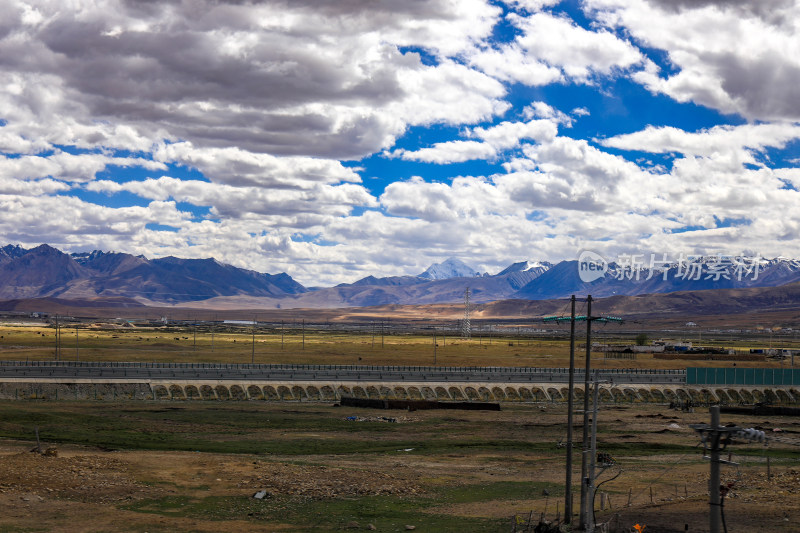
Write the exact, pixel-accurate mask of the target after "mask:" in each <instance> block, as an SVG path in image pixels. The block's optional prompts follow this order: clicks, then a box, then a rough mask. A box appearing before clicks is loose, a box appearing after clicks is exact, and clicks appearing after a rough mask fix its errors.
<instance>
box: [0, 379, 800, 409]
mask: <svg viewBox="0 0 800 533" xmlns="http://www.w3.org/2000/svg"><path fill="white" fill-rule="evenodd" d="M567 395H568V389H567V386H566V384H563V383H533V384H525V385H520V384H519V383H514V384H502V383H489V382H486V383H481V382H464V383H454V382H444V383H435V382H418V383H414V382H402V383H391V382H367V381H347V382H335V383H333V382H331V383H324V382H313V383H308V382H292V381H268V382H261V381H260V382H231V381H210V380H209V381H177V380H159V381H150V382H146V383H145V382H142V383H131V382H125V381H121V380H120V381H116V382H115V381H103V382H100V381H93V380H84V381H81V382H59V381H56V380H51V381H45V380H41V381H36V382H31V381H24V380H21V379H20V380H12V381H6V382H0V399H3V400H35V399H45V400H103V401H128V400H162V401H170V400H183V401H195V400H214V401H222V400H227V401H244V400H262V401H264V400H266V401H318V402H332V401H337V400H338V399H339V398H340V397H341V396H354V397H356V398H372V399H398V400H439V401H448V400H449V401H482V402H484V401H496V402H566V401H567ZM583 395H584V392H583V385H582V384H580V385H576V387H575V399H576V400H582V399H583ZM599 396H600V399H601V401H602V402H606V403H669V402H686V401H692V402H695V403H700V404H705V403H720V404H723V405H753V404H755V403H762V402H766V403H771V404H779V405H795V404H798V403H800V387H795V386H783V387H780V386H772V387H752V386H724V387H723V386H691V385H641V384H638V385H613V386H611V385H601V386H600V392H599Z"/></svg>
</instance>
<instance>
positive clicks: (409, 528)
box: [406, 524, 417, 531]
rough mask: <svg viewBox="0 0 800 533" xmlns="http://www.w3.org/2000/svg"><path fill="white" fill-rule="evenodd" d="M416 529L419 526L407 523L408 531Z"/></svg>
mask: <svg viewBox="0 0 800 533" xmlns="http://www.w3.org/2000/svg"><path fill="white" fill-rule="evenodd" d="M415 529H417V526H410V525H408V524H406V531H414V530H415Z"/></svg>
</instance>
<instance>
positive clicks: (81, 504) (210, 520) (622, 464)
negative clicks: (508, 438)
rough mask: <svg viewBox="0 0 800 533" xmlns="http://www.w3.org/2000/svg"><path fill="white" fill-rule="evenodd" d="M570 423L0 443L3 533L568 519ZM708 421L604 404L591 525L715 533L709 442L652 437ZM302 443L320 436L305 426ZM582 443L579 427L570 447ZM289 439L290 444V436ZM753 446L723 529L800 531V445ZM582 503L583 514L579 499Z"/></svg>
mask: <svg viewBox="0 0 800 533" xmlns="http://www.w3.org/2000/svg"><path fill="white" fill-rule="evenodd" d="M303 408H304V407H303V406H299V405H294V406H291V409H294V410H299V409H303ZM268 409H276V410H277V409H286V407H285V406H280V405H276V406H274V407H272V406H271V407H269V408H268ZM309 409H311V408H309ZM313 409H315V410H317V411H320V412H321V413H322V416H331V417H336V418H337V419H341V418H342V417H345V416H350V415H358V416H361V417H363V420H364V421H363V422H354V424H359V423H360V424H375V426H369V425H360V426H357V427H358V428H359V430H361V429H362V428H366V429H364V431H363V432H361V433H359V434H354V436H353V437H352V438H354V439H359V440H363V439H383V438H387V437H385V436H384V435H383V433H381V432H379V431H377V430H378V429H381V428H382V427H385V426H386V424H385V423H384V424H383V425H382V426H380V427H379V425H380V422H377V421H375V420H377V416H378V415H383V414H386V412H381V411H372V410H363V411H356V412H351V411H350V410H348V411H347V412H344V411H342V408H338V409H333V408H330V409H328V410H325V409H320V408H319V407H313ZM328 413H329V415H328ZM409 415H411V414H409ZM370 416H372V417H373V418H370ZM563 416H564V412H563V407H561V406H555V407H553V406H548V407H547V408H541V407H536V406H517V407H514V408H510V409H504V411H502V412H499V413H491V412H477V411H476V412H458V413H455V414H454V413H452V412H448V413H446V414H442V413H441V412H434V411H428V412H423V411H419V412H416V413H413V416H406V417H404V418H403V419H402V426H403V427H402V429H403V430H404V431H409V432H413V431H414V429H415V426H416V425H419V426H420V427H422V425H423V424H434V423H435V424H438V425H437V426H436V427H437V428H438V427H441V428H443V429H442V430H443V431H444V430H446V431H448V432H450V433H449V434H453V438H455V432H457V430H458V428H459V427H469V428H472V429H470V431H475V430H474V428H475V427H479V428H485V429H482V430H480V431H485V432H486V435H495V436H496V434H497V433H498V431H505V430H504V429H501V428H513V429H510V431H514V432H517V433H524V434H523V435H516V437H517V438H524V439H526V442H527V444H526V445H525V446H520V447H519V448H518V449H515V448H513V447H509V448H508V449H504V448H498V449H497V450H488V451H477V452H470V451H464V450H461V449H458V448H457V447H454V449H452V450H444V451H443V452H441V453H435V454H415V453H414V451H413V450H410V449H407V450H403V449H398V450H396V451H395V452H392V453H380V454H375V453H372V454H368V453H352V454H348V453H341V454H336V455H313V456H278V455H268V456H264V455H251V454H218V453H199V452H176V451H141V450H117V451H104V450H101V449H98V448H96V447H86V446H78V445H72V444H58V445H56V446H53V445H52V444H46V445H43V446H42V448H43V449H46V448H47V447H51V446H52V447H54V448H56V450H57V455H56V456H47V455H42V454H39V453H33V452H31V451H30V450H31V449H32V447H33V446H34V445H35V443H33V442H28V441H19V440H2V441H0V511H1V512H0V531H9V532H10V531H65V532H67V531H70V532H71V531H138V532H144V531H148V532H155V531H220V530H230V531H233V530H240V531H306V530H311V529H313V530H344V529H362V530H367V529H370V525H372V523H373V522H375V523H376V524H378V525H377V526H373V527H375V529H376V530H378V531H400V530H404V528H403V527H402V526H392V527H389V526H385V525H381V524H382V523H388V522H380V516H379V513H378V511H377V510H375V511H374V512H373V510H370V509H365V508H359V507H358V502H362V501H363V502H371V503H367V504H365V505H367V506H369V505H378V503H375V502H403V501H411V500H413V501H427V502H428V504H426V505H425V506H423V507H420V508H419V510H418V512H415V513H413V514H412V515H411V516H412V517H413V518H412V519H410V520H411V521H412V522H413V523H410V524H408V525H413V526H414V527H415V529H416V530H417V531H471V530H472V529H470V527H471V526H469V525H466V526H464V525H462V526H458V528H456V526H447V525H444V526H443V525H438V526H437V525H432V524H449V522H446V521H445V522H435V520H439V519H440V518H441V517H456V518H463V519H474V518H480V519H486V520H494V522H486V523H482V524H483V525H481V526H480V528H478V526H475V527H476V529H474V530H475V531H510V527H511V525H510V524H511V516H512V515H515V514H518V515H520V516H524V517H526V518H527V516H528V515H529V513H533V516H544V517H545V518H546V519H547V520H549V521H557V520H559V519H562V518H563V516H562V513H563V483H564V479H563V478H564V470H563V465H564V462H563V457H561V456H560V454H561V451H560V450H562V448H560V447H559V442H557V439H556V438H555V436H557V435H560V434H561V433H560V432H561V430H562V429H563V421H562V419H563ZM705 418H707V414H705V413H684V412H681V411H671V410H667V409H666V408H665V407H664V406H648V405H642V406H636V407H630V408H628V407H625V408H618V409H614V408H608V409H606V410H604V411H603V412H602V414H601V416H600V418H599V427H600V428H601V429H600V431H601V433H600V437H599V440H600V441H601V443H602V442H612V441H613V442H615V443H623V444H625V443H630V446H627V447H625V448H623V449H625V450H629V453H618V454H615V456H614V459H615V460H616V461H617V464H616V465H614V466H613V467H610V468H609V469H608V471H607V472H606V473H604V474H603V476H601V477H600V478H599V480H598V481H599V482H602V481H604V480H606V479H609V478H611V477H612V476H613V475H615V474H617V473H620V475H619V477H617V478H616V479H614V480H612V481H608V482H607V483H604V484H602V485H601V487H600V489H599V492H601V493H604V494H606V496H607V497H608V499H606V498H605V497H602V499H603V500H604V503H605V507H606V510H605V511H600V503H601V502H600V500H601V497H600V496H598V500H597V502H596V509H597V519H598V522H599V523H606V522H608V523H610V526H611V528H610V530H611V531H630V528H631V526H632V525H633V524H635V523H640V524H645V525H646V526H647V530H646V531H647V532H649V533H658V532H680V531H686V530H688V531H693V532H699V531H708V519H707V512H708V503H707V479H708V478H707V476H708V462H707V461H704V460H703V459H702V449H701V448H698V449H697V450H696V453H672V452H670V451H669V450H666V451H663V452H662V453H659V452H656V451H654V450H653V451H648V450H649V449H650V447H652V446H655V445H656V444H664V445H668V444H678V443H684V444H686V443H687V442H688V444H690V445H693V444H695V443H696V442H697V439H696V437H695V435H694V432H693V431H692V430H691V429H689V428H688V424H690V423H693V422H698V421H703V420H704V419H705ZM741 422H742V423H744V424H750V425H757V424H760V425H761V426H760V427H763V428H765V429H768V430H769V428H775V427H781V428H782V429H783V431H782V432H781V434H782V435H783V436H787V437H789V438H792V437H793V438H795V439H796V438H797V435H799V434H800V423H798V422H795V421H794V420H792V419H779V418H777V417H773V418H764V417H759V418H758V419H753V420H742V421H741ZM467 424H469V425H467ZM514 424H516V425H514ZM353 427H356V426H353ZM370 427H374V428H375V429H376V431H375V432H373V431H371V430H370V429H369V428H370ZM748 427H750V426H749V425H748ZM320 431H324V429H323V430H320ZM302 435H303V436H304V437H305V438H310V439H313V438H316V437H319V436H320V434H317V433H313V432H308V431H307V429H306V428H304V429H303V433H302ZM580 435H581V432H580V427H576V433H575V437H576V439H580ZM282 436H285V437H286V438H290V437H296V436H297V435H296V434H292V433H291V431H290V430H286V431H284V432H283V433H282ZM230 438H237V437H236V435H231V437H230ZM558 440H560V439H558ZM354 442H355V441H354ZM543 444H546V446H543ZM561 444H563V443H561ZM601 446H602V444H601ZM758 446H759V445H755V444H748V445H736V446H731V448H730V450H731V460H732V462H736V463H739V465H738V466H733V465H725V466H724V467H723V484H728V483H733V485H732V489H731V492H730V493H729V494H728V497H727V498H726V500H725V515H726V524H727V527H728V531H729V532H731V533H733V532H737V531H738V532H745V531H748V532H749V531H800V461H798V459H799V458H800V453H798V452H800V449H798V448H797V447H792V446H784V447H782V448H781V447H780V446H778V448H780V449H781V450H783V453H782V454H779V456H778V457H775V458H773V459H772V461H771V463H770V472H769V473H770V477H769V478H768V477H767V465H766V460H765V457H764V456H763V455H759V453H758V452H759V448H758ZM776 446H777V445H776ZM579 447H580V443H579V442H578V443H577V448H578V449H579ZM637 448H641V449H637ZM752 452H756V453H752ZM575 457H576V458H577V462H576V464H575V475H574V476H573V485H574V487H573V488H574V490H576V491H578V490H579V487H580V485H579V476H578V472H579V470H580V459H579V455H576V456H575ZM725 458H726V459H727V457H725ZM482 487H486V492H485V494H484V493H481V490H482ZM526 487H527V488H526ZM548 487H549V489H548ZM559 488H560V490H561V491H562V492H561V493H560V494H559V492H558V491H559ZM445 489H446V490H445ZM259 491H264V498H263V500H256V499H254V498H253V495H254V494H255V493H257V492H259ZM503 491H505V492H503ZM651 491H652V492H651ZM548 492H549V494H548ZM575 501H576V504H575V505H576V506H577V501H578V495H577V494H576V496H575ZM629 501H630V505H628V502H629ZM209 502H212V503H209ZM213 502H216V503H213ZM201 504H202V505H206V507H202V506H201ZM340 505H350V506H355V507H354V508H353V509H354V510H348V513H350V514H352V516H350V514H347V513H344V514H342V515H341V516H342V518H341V519H340V520H339V521H338V522H337V521H336V520H333V521H331V520H328V521H327V522H322V525H320V526H319V527H315V528H311V527H310V526H308V525H307V524H308V522H305V524H306V525H304V523H298V521H297V516H299V515H298V513H301V514H302V513H304V512H307V513H308V514H314V513H322V514H326V513H333V512H336V511H335V510H336V509H338V507H337V506H340ZM609 505H610V509H609V508H608V506H609ZM320 506H322V507H320ZM325 506H328V507H325ZM348 509H349V508H348ZM337 516H338V515H337ZM404 516H408V515H404ZM434 519H435V520H434ZM492 523H493V524H495V526H491V524H492ZM487 524H489V525H487ZM685 526H688V529H685ZM307 527H308V529H306V528H307Z"/></svg>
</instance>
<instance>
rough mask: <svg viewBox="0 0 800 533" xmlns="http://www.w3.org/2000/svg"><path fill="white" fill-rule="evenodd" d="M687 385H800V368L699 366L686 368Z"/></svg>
mask: <svg viewBox="0 0 800 533" xmlns="http://www.w3.org/2000/svg"><path fill="white" fill-rule="evenodd" d="M686 384H687V385H754V386H763V385H800V369H794V368H698V367H689V368H687V369H686Z"/></svg>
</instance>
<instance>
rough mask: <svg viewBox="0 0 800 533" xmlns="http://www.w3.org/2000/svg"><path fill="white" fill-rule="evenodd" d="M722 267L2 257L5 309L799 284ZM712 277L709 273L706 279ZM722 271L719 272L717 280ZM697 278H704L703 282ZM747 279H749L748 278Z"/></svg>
mask: <svg viewBox="0 0 800 533" xmlns="http://www.w3.org/2000/svg"><path fill="white" fill-rule="evenodd" d="M715 261H716V260H715V259H714V258H713V257H708V258H701V259H699V260H698V262H697V264H695V265H694V267H697V268H698V269H699V270H698V271H697V272H694V273H693V275H691V276H689V275H687V271H686V268H685V265H684V266H683V267H681V265H678V264H668V265H665V266H664V267H663V269H654V270H650V269H648V268H642V269H641V270H639V271H638V272H632V271H630V270H626V267H624V266H622V265H620V264H617V263H609V264H607V265H605V266H604V268H605V274H604V275H602V276H601V277H600V278H599V279H594V280H591V281H589V282H586V281H584V280H582V279H581V276H580V275H579V271H578V262H577V261H562V262H560V263H558V264H555V265H553V264H551V263H547V262H531V261H520V262H516V263H513V264H511V265H509V266H508V267H507V268H505V269H503V270H501V271H500V272H499V273H497V274H488V273H481V272H479V271H478V270H477V269H475V268H473V267H471V266H469V265H468V264H466V263H464V262H463V261H461V260H459V259H456V258H450V259H447V260H445V261H443V262H441V263H434V264H433V265H431V266H430V267H429V268H428V269H426V270H425V272H423V273H422V274H420V275H418V276H387V277H378V276H374V275H370V276H366V277H364V278H362V279H360V280H358V281H355V282H353V283H342V284H340V285H337V286H335V287H316V288H314V289H313V290H311V289H308V288H306V287H304V286H303V285H301V284H300V283H298V282H297V281H295V280H294V279H292V277H291V276H289V275H288V274H286V273H280V274H264V273H260V272H255V271H252V270H247V269H242V268H238V267H234V266H232V265H227V264H223V263H220V262H219V261H217V260H216V259H213V258H208V259H181V258H177V257H163V258H160V259H148V258H146V257H144V256H135V255H131V254H126V253H117V252H102V251H93V252H86V253H74V254H66V253H64V252H61V251H59V250H57V249H56V248H53V247H51V246H49V245H46V244H43V245H41V246H37V247H35V248H32V249H25V248H22V247H21V246H17V245H7V246H3V247H2V248H0V299H6V300H11V299H31V298H59V299H62V300H82V301H89V300H91V299H97V298H107V299H115V301H118V302H120V301H136V302H141V303H144V304H146V305H150V304H152V303H155V304H166V305H183V304H186V303H188V302H200V301H205V302H206V303H207V305H208V306H213V305H216V304H217V303H220V304H221V305H222V304H224V305H226V306H229V307H230V306H234V307H235V306H236V305H237V302H246V305H247V306H248V308H251V307H265V308H268V307H273V308H274V307H281V308H302V307H307V308H333V307H366V306H376V305H404V304H420V305H423V304H438V303H456V302H460V301H462V300H463V298H464V292H465V290H466V289H469V290H470V299H471V301H473V302H475V303H486V302H492V301H498V300H504V299H524V300H547V299H560V298H568V297H569V296H570V295H571V294H575V295H576V296H584V295H586V294H592V295H593V296H595V297H598V298H599V297H609V296H621V295H628V296H635V295H641V294H654V293H672V292H676V291H698V290H708V289H738V288H749V287H776V286H782V285H786V284H789V283H795V282H800V261H798V260H794V259H787V258H775V259H771V260H768V261H763V262H761V263H759V264H758V267H757V272H755V273H754V272H750V273H749V274H748V275H745V276H741V275H740V276H738V277H737V276H736V275H733V274H732V273H731V271H730V270H729V271H728V272H727V274H725V275H716V276H715V275H714V272H718V271H719V265H716V264H715ZM703 269H705V270H704V271H703ZM715 269H716V270H715ZM695 274H697V275H695ZM740 274H741V272H740Z"/></svg>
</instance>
